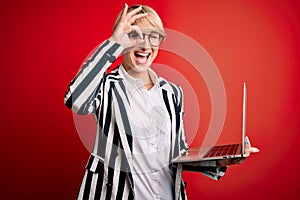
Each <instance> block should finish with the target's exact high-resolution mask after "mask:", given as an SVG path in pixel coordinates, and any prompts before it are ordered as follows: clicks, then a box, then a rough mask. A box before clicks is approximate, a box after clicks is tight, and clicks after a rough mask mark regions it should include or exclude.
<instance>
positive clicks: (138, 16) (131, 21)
mask: <svg viewBox="0 0 300 200" xmlns="http://www.w3.org/2000/svg"><path fill="white" fill-rule="evenodd" d="M147 15H148V13H142V14H137V15H134V16H132V17H131V18H130V19H129V23H130V24H133V23H134V22H135V20H137V19H140V18H143V17H146V16H147Z"/></svg>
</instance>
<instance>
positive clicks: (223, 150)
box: [204, 144, 239, 158]
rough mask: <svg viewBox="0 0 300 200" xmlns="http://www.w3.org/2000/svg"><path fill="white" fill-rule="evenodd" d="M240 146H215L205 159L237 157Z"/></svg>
mask: <svg viewBox="0 0 300 200" xmlns="http://www.w3.org/2000/svg"><path fill="white" fill-rule="evenodd" d="M238 147H239V144H227V145H221V146H214V147H213V148H212V149H211V150H210V151H208V152H207V154H206V155H204V158H207V157H216V156H223V155H224V156H225V155H235V154H236V152H237V149H238Z"/></svg>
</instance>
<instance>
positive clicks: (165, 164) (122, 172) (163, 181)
mask: <svg viewBox="0 0 300 200" xmlns="http://www.w3.org/2000/svg"><path fill="white" fill-rule="evenodd" d="M164 38H165V31H164V28H163V25H162V22H161V19H160V18H159V16H158V14H157V13H156V12H155V11H154V10H153V9H152V8H150V7H148V6H132V7H129V8H128V6H127V5H126V4H125V7H124V9H123V11H122V12H121V13H120V15H119V16H118V18H117V20H116V23H115V25H114V28H113V34H112V36H111V37H110V39H109V40H106V41H104V42H103V43H102V44H101V45H100V46H99V47H98V48H97V50H96V51H95V52H94V53H93V54H92V55H91V56H90V57H89V58H88V59H87V60H86V62H85V63H84V64H83V66H82V68H81V70H80V71H79V72H78V74H77V75H76V77H75V78H74V80H73V81H72V82H71V84H70V85H69V89H68V91H67V93H66V95H65V104H66V106H67V107H68V108H70V109H72V111H74V112H75V113H78V114H90V113H92V114H93V115H94V116H95V120H96V122H97V135H96V139H95V144H94V148H93V152H92V154H91V156H90V159H89V161H88V164H87V166H86V172H85V175H84V178H83V181H82V184H81V187H80V190H79V193H78V199H138V200H139V199H186V194H185V189H184V182H183V181H182V179H181V173H182V169H185V168H187V169H189V170H193V171H199V172H201V173H203V174H205V175H207V176H209V177H211V178H213V179H219V178H220V177H221V176H223V175H224V173H225V170H226V166H227V165H228V164H234V162H232V161H230V160H225V161H222V162H217V161H210V162H198V163H194V164H193V166H183V167H182V166H181V165H177V164H172V163H171V162H170V161H171V159H173V158H175V157H177V156H178V155H180V154H182V153H183V152H185V151H186V150H187V148H188V146H187V143H186V140H185V133H184V127H183V94H182V90H181V88H180V87H179V86H177V85H175V84H173V83H170V82H168V81H167V80H165V79H163V78H161V77H158V76H157V75H156V73H155V72H154V71H153V70H151V69H150V67H151V64H152V62H153V60H154V59H155V58H156V56H157V53H158V49H159V45H160V44H161V43H162V42H163V40H164ZM121 54H122V56H123V60H122V64H121V65H120V66H118V67H117V68H116V69H114V70H112V71H111V72H110V73H108V72H107V69H108V68H109V67H110V66H111V64H112V63H113V62H114V61H115V60H116V58H117V57H118V56H120V55H121Z"/></svg>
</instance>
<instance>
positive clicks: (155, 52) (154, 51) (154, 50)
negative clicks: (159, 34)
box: [152, 49, 158, 60]
mask: <svg viewBox="0 0 300 200" xmlns="http://www.w3.org/2000/svg"><path fill="white" fill-rule="evenodd" d="M157 54H158V49H152V60H154V59H155V58H156V56H157Z"/></svg>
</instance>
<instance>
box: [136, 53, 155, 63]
mask: <svg viewBox="0 0 300 200" xmlns="http://www.w3.org/2000/svg"><path fill="white" fill-rule="evenodd" d="M150 55H151V53H144V52H134V56H135V60H136V61H137V63H138V64H146V63H147V62H148V58H149V57H150Z"/></svg>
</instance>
